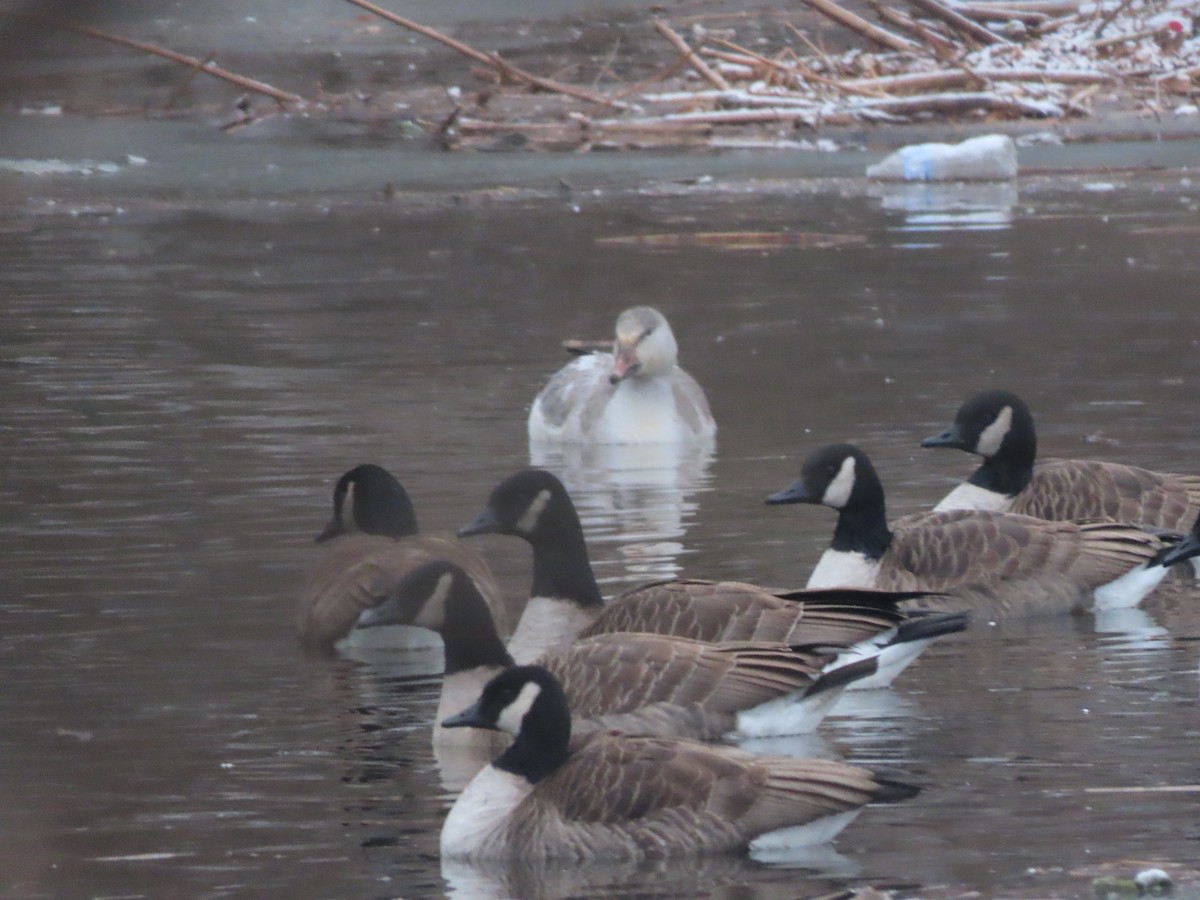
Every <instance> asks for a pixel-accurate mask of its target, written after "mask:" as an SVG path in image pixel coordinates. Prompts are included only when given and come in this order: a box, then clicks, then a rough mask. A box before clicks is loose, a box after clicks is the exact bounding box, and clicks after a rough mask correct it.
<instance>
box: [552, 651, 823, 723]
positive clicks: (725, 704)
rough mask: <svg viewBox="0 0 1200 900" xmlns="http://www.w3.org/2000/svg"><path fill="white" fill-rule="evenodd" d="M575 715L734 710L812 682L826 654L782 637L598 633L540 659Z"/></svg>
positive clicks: (800, 687)
mask: <svg viewBox="0 0 1200 900" xmlns="http://www.w3.org/2000/svg"><path fill="white" fill-rule="evenodd" d="M541 662H542V664H543V665H545V666H546V668H548V669H549V670H550V671H551V672H553V673H554V675H555V676H556V677H557V678H558V679H559V681H560V682H561V683H562V686H563V690H564V691H565V692H566V694H567V699H568V701H569V702H570V705H571V710H572V713H573V714H574V715H575V716H577V717H590V716H601V715H606V714H612V713H626V712H631V711H634V710H637V709H640V708H642V707H646V706H649V705H651V704H655V703H671V704H676V705H680V706H690V705H698V706H702V707H704V708H705V709H706V710H708V711H711V712H714V713H734V712H737V711H738V710H743V709H749V708H750V707H753V706H757V705H758V704H760V703H765V702H766V701H768V700H771V699H774V698H776V697H779V696H782V695H784V694H787V693H790V692H792V691H797V690H803V689H804V688H807V687H808V686H809V685H810V684H811V683H812V682H813V681H814V680H815V679H816V678H817V677H818V676H819V675H820V667H821V664H822V663H823V662H824V659H823V658H821V657H819V656H817V655H815V654H801V653H796V652H794V651H792V650H791V649H790V648H788V647H787V646H786V645H783V644H761V643H729V644H708V643H704V642H700V641H691V640H687V639H682V638H674V637H667V636H663V635H650V634H628V633H626V634H608V635H598V636H596V637H593V638H589V639H588V640H585V641H578V642H576V643H575V644H574V645H572V646H571V647H570V648H569V649H567V650H565V651H562V652H560V653H555V654H551V655H548V656H546V657H544V658H543V659H542V661H541Z"/></svg>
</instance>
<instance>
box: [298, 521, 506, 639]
mask: <svg viewBox="0 0 1200 900" xmlns="http://www.w3.org/2000/svg"><path fill="white" fill-rule="evenodd" d="M435 559H446V560H450V561H451V562H454V563H457V564H458V565H459V566H461V567H462V568H463V569H464V570H465V571H466V572H467V573H468V574H469V575H470V576H471V578H472V580H474V581H475V584H476V585H477V586H478V587H479V590H480V593H481V594H483V597H484V600H486V601H487V603H488V606H489V607H491V609H492V615H493V617H494V618H496V627H497V630H499V631H500V633H501V634H504V633H506V631H505V629H504V624H505V622H506V616H505V610H504V605H503V600H502V597H501V595H500V589H499V586H498V585H497V583H496V579H495V576H494V575H492V572H491V570H490V569H489V568H488V566H487V563H486V562H485V561H484V560H483V557H482V556H480V555H479V553H478V551H476V550H475V549H474V548H473V547H471V546H470V545H468V544H465V543H463V542H462V541H459V540H457V539H454V538H447V537H442V536H440V535H433V534H430V535H425V534H422V535H414V536H413V537H406V538H400V539H399V540H396V539H393V538H388V537H379V536H375V535H367V534H351V535H345V536H343V537H340V538H337V539H336V540H334V541H332V542H330V544H329V545H328V547H327V549H326V550H325V553H324V554H323V555H322V557H321V559H320V560H319V561H318V563H317V565H316V568H315V569H314V570H313V572H312V574H311V576H310V578H309V581H308V585H307V587H306V588H305V590H304V593H303V594H302V595H301V598H300V603H299V607H298V610H297V617H296V629H297V632H298V634H299V636H300V639H301V641H302V642H303V643H304V644H305V645H307V646H310V647H313V648H318V649H326V650H328V649H331V648H332V647H333V645H334V643H336V642H337V641H338V640H340V639H341V638H342V637H344V636H345V635H346V634H348V633H349V632H350V630H351V629H352V628H353V627H354V625H355V623H356V622H357V621H358V616H359V614H360V613H361V612H362V611H363V610H364V609H367V608H370V607H374V606H378V605H379V604H380V603H382V602H383V601H384V599H385V598H386V597H387V596H388V595H389V594H390V593H391V592H392V591H393V590H394V589H395V587H396V585H397V584H398V583H399V582H400V581H401V579H403V578H404V576H405V575H407V574H408V573H409V572H411V571H412V570H413V569H415V568H417V567H418V566H421V565H424V564H425V563H427V562H431V561H433V560H435Z"/></svg>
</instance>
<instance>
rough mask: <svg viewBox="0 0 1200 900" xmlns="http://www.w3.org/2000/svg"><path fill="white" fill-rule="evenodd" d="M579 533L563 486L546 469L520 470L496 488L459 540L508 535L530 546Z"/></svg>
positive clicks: (579, 528)
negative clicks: (482, 535) (562, 534)
mask: <svg viewBox="0 0 1200 900" xmlns="http://www.w3.org/2000/svg"><path fill="white" fill-rule="evenodd" d="M576 530H577V531H579V532H580V534H582V526H581V525H580V524H579V515H578V513H577V512H576V511H575V504H574V503H572V502H571V497H570V495H569V494H568V493H567V489H566V488H565V487H563V483H562V482H561V481H559V480H558V478H557V477H555V476H554V475H553V474H551V473H550V472H547V471H546V470H545V469H523V470H522V471H520V472H517V473H516V474H514V475H510V476H509V477H508V478H506V479H504V481H502V482H500V484H498V485H496V487H495V489H494V490H493V491H492V494H491V496H490V497H489V498H488V505H487V508H486V509H484V511H483V512H482V513H480V514H479V516H478V517H477V518H476V519H475V521H474V522H472V523H471V524H469V525H464V526H463V527H462V528H460V529H459V530H458V536H459V537H469V536H471V535H476V534H507V535H513V536H515V537H520V538H524V539H525V540H527V541H529V542H530V543H538V542H539V541H541V540H552V539H553V537H554V536H555V535H556V534H561V533H566V532H572V533H573V532H574V531H576Z"/></svg>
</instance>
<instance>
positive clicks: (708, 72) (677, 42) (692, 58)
mask: <svg viewBox="0 0 1200 900" xmlns="http://www.w3.org/2000/svg"><path fill="white" fill-rule="evenodd" d="M654 28H655V30H656V31H657V32H658V33H659V34H661V35H662V36H663V37H665V38H666V39H667V40H668V41H670V42H671V45H672V46H673V47H674V48H675V49H676V50H678V51H679V53H680V55H681V56H683V57H684V58H685V59H686V60H687V61H688V63H689V64H690V65H691V67H692V68H693V69H695V70H696V71H697V72H699V73H700V75H701V77H703V78H704V80H705V81H707V82H708V83H709V84H711V85H712V86H713V87H715V88H717V89H719V90H722V91H727V90H729V82H728V81H726V80H725V77H724V76H723V75H722V74H721V73H720V72H715V71H713V70H712V69H711V68H710V67H709V65H708V63H706V62H705V61H704V60H702V59H701V58H700V57H699V56H697V55H696V51H695V50H693V49H692V48H691V47H689V46H688V44H687V41H685V40H684V39H683V38H681V37H680V36H679V35H678V34H676V33H675V32H674V31H673V30H672V29H671V26H670V25H668V24H667V23H666V22H664V21H663V20H662V19H655V20H654Z"/></svg>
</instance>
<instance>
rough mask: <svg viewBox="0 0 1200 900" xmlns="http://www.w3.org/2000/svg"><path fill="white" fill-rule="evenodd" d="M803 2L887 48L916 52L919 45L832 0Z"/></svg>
mask: <svg viewBox="0 0 1200 900" xmlns="http://www.w3.org/2000/svg"><path fill="white" fill-rule="evenodd" d="M804 2H805V3H807V4H808V5H809V6H811V7H812V8H813V9H815V10H816V11H817V12H819V13H821V14H822V15H824V16H826V17H827V18H830V19H833V21H835V22H837V23H838V24H839V25H841V26H843V27H845V28H849V29H850V30H851V31H854V32H857V33H858V34H861V35H862V36H863V37H865V38H866V39H867V40H869V41H871V42H873V43H875V44H878V45H879V46H881V47H884V48H886V49H888V50H895V51H897V52H899V53H916V52H917V50H918V46H919V45H917V44H915V43H914V42H912V41H910V40H909V39H908V38H905V37H901V36H900V35H898V34H893V33H892V32H890V31H888V30H887V29H886V28H880V27H879V26H878V25H872V24H871V23H870V22H868V21H867V20H866V19H864V18H863V17H862V16H858V15H855V14H854V13H852V12H850V11H849V10H846V9H842V7H840V6H838V5H837V4H836V3H834V2H833V0H804Z"/></svg>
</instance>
